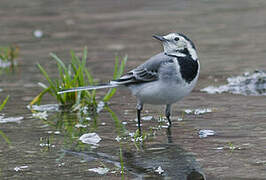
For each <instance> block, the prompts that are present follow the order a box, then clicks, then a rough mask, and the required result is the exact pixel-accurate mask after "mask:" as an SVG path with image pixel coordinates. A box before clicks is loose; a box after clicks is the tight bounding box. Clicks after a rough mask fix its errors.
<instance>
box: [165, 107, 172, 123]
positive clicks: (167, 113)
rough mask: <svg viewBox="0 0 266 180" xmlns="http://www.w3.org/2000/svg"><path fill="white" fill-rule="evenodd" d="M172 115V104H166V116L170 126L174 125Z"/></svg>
mask: <svg viewBox="0 0 266 180" xmlns="http://www.w3.org/2000/svg"><path fill="white" fill-rule="evenodd" d="M170 115H171V104H167V105H166V109H165V116H166V118H167V120H168V123H169V124H168V126H169V127H170V126H171V125H172V122H171V119H170Z"/></svg>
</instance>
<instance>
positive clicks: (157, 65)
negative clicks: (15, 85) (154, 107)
mask: <svg viewBox="0 0 266 180" xmlns="http://www.w3.org/2000/svg"><path fill="white" fill-rule="evenodd" d="M153 37H154V38H156V39H158V40H160V41H161V42H162V44H163V48H164V51H163V52H161V53H159V54H157V55H155V56H153V57H151V58H150V59H148V60H147V61H146V62H144V63H143V64H141V65H140V66H138V67H137V68H135V69H133V70H132V71H129V72H128V73H126V74H125V75H124V76H122V77H120V78H119V79H115V80H112V81H110V82H109V83H108V84H103V85H98V86H85V87H77V88H72V89H66V90H62V91H60V92H58V93H59V94H61V93H66V92H74V91H83V90H93V89H102V88H114V87H121V86H126V87H128V88H129V89H130V90H131V92H132V94H133V95H135V96H136V97H137V118H138V127H139V131H140V130H141V129H140V113H141V110H142V108H143V104H145V103H147V104H165V105H166V109H165V116H166V118H167V120H168V122H169V126H171V120H170V114H171V105H172V104H173V103H175V102H177V101H179V100H181V99H182V98H183V97H184V96H186V95H188V94H189V93H190V92H191V90H192V89H193V88H194V86H195V85H196V82H197V79H198V76H199V71H200V64H199V60H198V56H197V52H196V48H195V45H194V43H193V42H192V41H191V40H190V39H188V38H187V37H186V36H185V35H184V34H181V33H170V34H168V35H165V36H158V35H154V36H153Z"/></svg>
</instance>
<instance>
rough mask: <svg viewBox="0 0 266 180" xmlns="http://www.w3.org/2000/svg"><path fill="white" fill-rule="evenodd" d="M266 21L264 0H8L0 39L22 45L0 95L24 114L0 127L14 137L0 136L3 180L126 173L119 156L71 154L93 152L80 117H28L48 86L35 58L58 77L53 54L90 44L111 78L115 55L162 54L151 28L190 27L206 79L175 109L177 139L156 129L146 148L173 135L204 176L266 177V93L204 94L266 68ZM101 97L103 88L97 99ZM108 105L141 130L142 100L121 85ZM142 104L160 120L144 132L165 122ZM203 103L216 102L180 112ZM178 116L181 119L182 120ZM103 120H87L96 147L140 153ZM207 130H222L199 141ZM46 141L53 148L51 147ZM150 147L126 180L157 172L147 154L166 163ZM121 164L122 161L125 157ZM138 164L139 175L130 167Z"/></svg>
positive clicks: (92, 61) (102, 73)
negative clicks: (202, 110)
mask: <svg viewBox="0 0 266 180" xmlns="http://www.w3.org/2000/svg"><path fill="white" fill-rule="evenodd" d="M265 17H266V2H265V1H264V0H254V1H248V0H231V1H226V2H224V1H218V0H198V1H196V0H189V1H188V0H182V1H178V2H175V1H143V2H135V1H129V0H128V1H119V0H117V1H116V0H115V1H107V0H103V1H81V0H78V1H70V0H65V1H56V2H55V1H49V0H47V1H40V0H27V1H26V0H20V1H9V0H2V1H1V6H0V27H1V28H0V29H1V31H0V32H1V35H0V45H1V46H6V45H9V44H16V45H18V46H19V48H20V56H19V58H18V64H19V65H18V67H17V69H16V70H15V73H11V72H6V71H1V79H0V88H1V89H2V90H3V91H2V92H0V97H1V101H2V99H4V97H6V96H7V95H8V94H9V95H10V99H9V101H8V103H7V106H6V107H5V109H4V110H3V111H2V113H4V114H5V116H6V117H24V119H22V120H20V123H16V122H15V123H14V122H13V123H11V122H10V123H1V124H0V130H1V131H2V132H4V133H5V135H6V136H7V137H8V138H9V140H10V141H11V147H9V146H8V145H7V143H6V142H5V141H3V138H2V137H0V140H1V141H0V144H1V146H0V162H1V163H0V177H1V179H48V178H54V177H57V178H58V179H63V178H64V179H86V178H91V179H107V178H108V179H117V178H120V177H121V174H120V173H119V170H117V169H115V167H116V166H115V164H116V163H113V162H114V161H106V160H105V157H104V158H102V157H101V156H97V158H96V160H91V159H88V158H87V159H86V158H85V157H82V156H81V155H73V153H72V154H71V153H65V152H66V151H65V150H71V152H82V153H86V152H88V151H89V150H88V149H87V148H88V147H87V145H86V144H85V145H84V144H82V143H81V142H80V141H78V140H77V138H73V137H78V136H79V135H82V133H84V132H86V130H84V131H83V130H79V129H78V128H76V129H75V128H72V130H71V128H70V130H69V127H73V126H74V125H75V123H74V122H76V123H77V121H78V120H77V119H78V117H77V115H76V114H67V115H65V114H64V115H62V114H60V113H55V112H50V113H48V115H49V116H48V119H47V120H40V119H36V118H32V117H31V116H32V114H31V112H30V111H29V110H28V109H27V108H26V106H27V105H28V104H29V102H30V101H31V100H32V99H33V98H34V96H36V95H37V94H38V93H39V92H40V90H41V89H40V88H39V87H38V85H37V83H38V82H40V81H41V82H45V80H44V78H43V77H42V75H41V74H40V73H39V70H38V68H37V67H36V64H37V63H38V62H39V63H40V64H41V65H43V66H44V68H45V69H47V70H48V72H49V74H50V75H52V76H54V77H55V76H56V75H57V69H56V66H55V63H54V61H52V60H51V58H50V57H49V53H50V52H55V53H56V54H57V55H58V56H60V57H62V59H65V61H66V62H69V50H70V49H72V50H75V51H81V50H82V49H83V47H84V46H87V47H88V54H89V58H88V69H89V70H90V71H91V72H92V73H93V75H94V76H96V77H97V78H98V79H99V80H100V81H103V82H104V81H107V80H108V79H110V77H111V76H112V71H113V63H114V57H115V55H116V54H119V55H125V54H128V62H127V68H128V69H131V68H134V67H136V66H137V65H138V64H140V63H141V62H143V61H144V60H146V59H147V58H149V57H150V56H152V55H154V54H156V53H158V52H160V51H161V46H160V44H159V43H158V42H157V41H155V40H153V39H152V37H151V36H152V35H153V34H155V33H156V34H166V33H168V32H173V31H174V32H175V31H177V32H184V33H185V34H187V35H188V36H189V37H190V38H191V39H192V40H193V41H194V42H195V44H196V46H197V47H198V52H199V57H200V62H201V75H200V78H199V82H198V85H197V87H196V88H195V89H194V91H193V92H192V93H191V95H190V96H188V97H186V98H185V99H184V100H183V101H180V102H179V103H177V104H176V105H175V106H174V108H173V127H172V128H171V136H170V135H169V133H168V132H167V129H165V128H161V129H158V130H154V131H156V133H155V135H154V136H151V137H150V138H149V140H147V141H146V144H147V145H146V148H147V147H150V146H152V145H153V144H156V145H157V146H160V148H163V147H168V145H167V146H165V144H167V143H169V137H170V140H171V142H172V144H173V145H176V146H177V147H179V148H181V149H182V152H183V151H184V152H187V153H189V154H190V156H189V157H191V158H192V159H193V162H194V161H195V162H196V165H195V167H196V168H198V164H200V166H201V168H200V169H201V170H202V172H204V174H205V175H206V177H207V179H266V178H265V177H266V111H265V107H266V98H265V96H244V95H233V94H229V93H223V94H207V93H204V92H201V91H200V89H202V88H205V87H207V86H210V85H215V86H218V85H222V84H225V83H226V78H227V77H230V76H236V75H241V74H243V73H244V72H253V71H254V70H255V69H262V70H265V69H266V60H265V57H266V50H265V47H266V41H265V37H266V30H265V29H266V20H265ZM38 29H40V30H41V31H43V37H41V38H36V37H34V35H33V32H34V31H35V30H38ZM101 94H102V92H99V93H98V95H99V96H100V95H101ZM47 103H55V102H54V101H53V98H51V97H50V96H46V97H45V99H44V101H43V104H47ZM109 107H110V108H111V109H112V110H113V111H114V112H115V113H116V115H117V116H118V118H119V119H120V120H121V121H126V122H128V124H126V125H125V127H126V129H128V130H129V131H130V132H135V129H136V125H135V124H136V122H135V121H134V119H135V118H136V115H135V110H134V108H135V99H134V97H132V96H131V95H130V93H129V92H128V91H126V90H119V91H118V92H117V94H116V95H115V96H114V98H113V99H112V101H111V103H110V105H109ZM144 108H145V111H144V116H153V117H154V118H153V119H152V120H150V121H144V122H143V126H142V128H143V130H146V131H148V130H149V127H150V126H152V127H158V126H159V123H158V121H157V120H158V119H159V116H160V115H161V114H163V108H162V107H160V106H149V105H147V106H145V107H144ZM197 108H211V109H212V112H209V113H205V114H201V115H195V114H193V113H191V114H185V113H183V110H184V109H197ZM178 117H179V118H180V117H182V119H183V120H182V121H178ZM60 122H69V123H67V124H68V126H66V125H65V124H66V123H60ZM97 122H98V125H97V126H96V125H94V126H92V125H91V126H90V131H91V132H96V133H97V134H98V135H99V136H100V137H101V138H102V140H101V142H100V143H99V146H98V147H97V148H96V149H94V150H93V152H101V153H105V154H108V155H109V156H116V158H117V157H119V152H120V149H122V150H123V151H124V152H126V151H127V150H128V149H130V153H132V154H136V153H139V151H140V150H137V147H135V145H133V144H132V143H130V142H129V143H127V144H126V145H124V144H123V146H122V147H121V146H120V145H119V143H118V142H117V141H116V140H115V138H116V137H117V132H116V128H115V125H114V121H113V119H112V118H111V116H110V114H109V113H108V112H107V111H106V110H103V111H102V112H101V113H100V114H99V116H98V117H97ZM71 123H73V126H72V124H71ZM102 123H105V124H102ZM94 124H95V123H94ZM163 125H166V124H163ZM202 129H206V130H213V131H215V132H216V134H215V135H214V136H208V137H207V138H199V135H198V132H199V130H202ZM57 131H59V132H60V134H58V133H59V132H57ZM48 139H49V144H50V148H47V146H46V145H45V144H46V143H47V141H48ZM53 145H54V146H53ZM179 148H177V151H178V149H179ZM143 151H144V152H143V153H142V154H141V155H142V156H141V155H139V156H138V157H139V158H135V159H136V161H137V162H132V161H130V158H126V157H127V156H124V159H125V160H128V162H125V177H126V179H131V178H134V177H138V176H136V172H137V174H141V173H140V171H139V170H141V172H142V173H144V174H145V173H147V174H150V173H151V172H150V171H148V172H146V171H147V169H149V168H150V167H149V166H150V164H149V165H147V164H144V163H142V164H141V163H140V162H142V161H143V162H145V159H146V160H147V161H146V162H151V164H156V163H158V161H159V162H160V161H161V159H158V160H156V163H155V162H152V161H151V160H148V159H147V157H146V154H147V152H149V151H148V150H145V148H144V150H143ZM163 152H165V151H163ZM166 152H168V153H169V156H170V155H172V154H175V153H173V152H174V151H172V150H169V151H166ZM151 154H152V155H154V154H153V153H151ZM165 154H167V153H164V154H163V156H162V157H165ZM124 155H125V154H124ZM132 156H133V157H134V155H132ZM132 156H130V157H132ZM148 157H149V156H148ZM170 157H171V156H170ZM168 158H169V157H168ZM107 159H108V158H107ZM143 159H144V160H143ZM165 159H167V158H165ZM181 159H182V158H181ZM185 159H186V158H185ZM138 160H139V161H138ZM116 161H117V162H120V159H119V158H118V160H117V159H116ZM184 161H185V160H184ZM102 163H103V164H105V166H107V167H108V168H113V169H114V171H115V172H113V173H111V172H109V173H108V174H107V175H99V174H97V173H94V172H91V171H89V170H88V169H90V168H95V167H99V166H101V167H102ZM118 164H120V163H118ZM132 164H133V165H132ZM139 166H140V167H141V168H139ZM155 166H156V167H155V169H154V171H155V170H157V171H156V172H158V177H161V176H163V175H159V172H160V168H159V166H158V165H155ZM157 166H158V167H157ZM174 166H175V165H174ZM189 166H190V165H189ZM192 166H193V165H192ZM16 167H17V168H16ZM132 167H136V169H137V170H138V171H134V170H132ZM167 167H169V169H164V170H165V172H168V171H167V170H169V171H171V173H172V172H173V171H177V169H173V168H172V166H171V165H167ZM133 169H134V168H133ZM16 170H17V171H16ZM132 172H134V173H132ZM162 174H163V173H162ZM176 174H178V173H176ZM156 177H157V176H156ZM176 177H177V176H176ZM173 179H174V178H173Z"/></svg>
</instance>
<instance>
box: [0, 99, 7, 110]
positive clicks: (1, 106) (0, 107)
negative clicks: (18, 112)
mask: <svg viewBox="0 0 266 180" xmlns="http://www.w3.org/2000/svg"><path fill="white" fill-rule="evenodd" d="M8 98H9V95H8V96H7V97H6V98H5V100H4V102H3V103H2V104H1V105H0V111H2V109H3V108H4V107H5V105H6V103H7V100H8Z"/></svg>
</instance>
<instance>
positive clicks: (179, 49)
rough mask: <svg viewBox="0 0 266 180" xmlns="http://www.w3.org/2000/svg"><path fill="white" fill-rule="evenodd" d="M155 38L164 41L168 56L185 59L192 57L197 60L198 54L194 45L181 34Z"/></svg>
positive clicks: (156, 36) (155, 36)
mask: <svg viewBox="0 0 266 180" xmlns="http://www.w3.org/2000/svg"><path fill="white" fill-rule="evenodd" d="M153 37H154V38H156V39H158V40H160V41H162V43H163V48H164V52H165V53H166V54H167V55H172V56H177V57H185V56H190V57H191V58H192V59H193V60H197V59H198V56H197V52H196V48H195V45H194V43H193V42H192V41H191V40H190V39H188V38H187V37H186V36H185V35H184V34H181V33H170V34H167V35H165V36H158V35H154V36H153Z"/></svg>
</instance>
